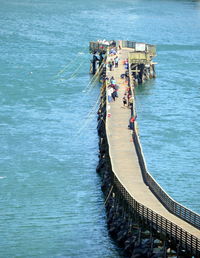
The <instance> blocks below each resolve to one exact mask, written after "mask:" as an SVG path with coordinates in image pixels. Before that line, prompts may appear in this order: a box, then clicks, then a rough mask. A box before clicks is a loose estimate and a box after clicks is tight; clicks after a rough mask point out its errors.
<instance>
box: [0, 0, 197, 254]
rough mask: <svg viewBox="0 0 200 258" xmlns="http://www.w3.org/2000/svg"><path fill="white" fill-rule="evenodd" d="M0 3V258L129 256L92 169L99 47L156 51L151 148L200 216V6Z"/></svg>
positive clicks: (147, 110)
mask: <svg viewBox="0 0 200 258" xmlns="http://www.w3.org/2000/svg"><path fill="white" fill-rule="evenodd" d="M0 2H1V8H0V25H1V26H0V45H1V55H0V102H1V104H0V189H1V197H0V214H1V216H0V257H2V258H5V257H59V258H60V257H88V256H90V257H120V254H119V252H118V249H117V247H116V246H115V245H114V244H113V242H112V240H111V239H110V238H109V236H108V233H107V228H106V222H105V213H104V205H103V198H102V193H101V190H100V179H99V177H98V176H97V175H96V172H95V168H96V165H97V162H98V139H97V133H96V120H95V113H96V112H95V110H96V105H95V104H96V100H97V98H98V94H99V88H98V86H97V87H95V88H93V89H92V90H91V91H90V92H89V94H87V93H86V92H85V89H86V88H87V85H88V83H89V81H90V75H89V74H88V71H89V62H90V61H89V60H90V55H89V54H88V42H89V41H90V40H97V39H100V38H101V39H103V38H106V39H125V40H126V39H128V40H134V41H141V42H148V43H151V44H156V45H157V50H158V56H157V58H156V61H157V62H158V65H157V68H156V70H157V76H158V77H157V79H156V80H154V81H151V82H148V83H146V84H145V85H144V86H140V87H138V89H137V112H138V122H139V129H140V135H141V141H142V146H143V151H144V154H145V158H146V161H147V165H148V168H149V170H150V172H151V173H152V174H153V176H154V177H155V178H156V179H157V180H158V182H159V183H160V184H161V185H162V186H163V187H164V189H165V190H167V192H168V193H170V195H171V196H172V197H173V198H175V199H176V200H178V201H179V202H181V203H182V204H183V205H186V206H187V207H189V208H191V209H192V210H194V211H196V212H199V211H200V207H199V185H200V179H199V172H200V169H199V160H200V152H199V150H200V141H199V138H200V120H199V110H200V97H199V93H200V86H199V85H200V73H199V71H200V62H199V56H200V34H199V31H200V2H198V1H181V0H179V1H173V0H171V1H165V0H163V1H156V0H151V1H147V0H141V1H139V0H135V1H133V0H125V1H123V2H122V1H119V0H108V1H99V0H93V1H91V0H90V1H89V0H86V1H80V0H75V1H72V0H71V1H69V0H57V1H53V0H49V1H47V0H40V1H39V0H34V1H31V0H29V1H28V0H12V1H11V0H1V1H0ZM68 64H69V66H68V67H66V66H67V65H68ZM77 66H80V67H79V69H78V70H77V69H76V68H77ZM91 110H92V112H91V113H90V111H91Z"/></svg>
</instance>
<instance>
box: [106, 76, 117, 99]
mask: <svg viewBox="0 0 200 258" xmlns="http://www.w3.org/2000/svg"><path fill="white" fill-rule="evenodd" d="M107 80H109V79H108V78H107ZM118 89H119V86H118V85H117V84H116V81H115V79H114V77H113V76H112V77H111V78H110V81H109V85H108V89H107V95H108V102H112V101H115V98H118V92H117V91H118Z"/></svg>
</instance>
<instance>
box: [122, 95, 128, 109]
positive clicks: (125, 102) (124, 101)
mask: <svg viewBox="0 0 200 258" xmlns="http://www.w3.org/2000/svg"><path fill="white" fill-rule="evenodd" d="M123 105H124V107H125V106H126V105H127V100H126V95H124V97H123Z"/></svg>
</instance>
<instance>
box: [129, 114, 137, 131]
mask: <svg viewBox="0 0 200 258" xmlns="http://www.w3.org/2000/svg"><path fill="white" fill-rule="evenodd" d="M136 118H137V115H136V116H132V117H131V118H130V119H129V126H128V127H129V129H131V130H133V129H134V122H135V120H136Z"/></svg>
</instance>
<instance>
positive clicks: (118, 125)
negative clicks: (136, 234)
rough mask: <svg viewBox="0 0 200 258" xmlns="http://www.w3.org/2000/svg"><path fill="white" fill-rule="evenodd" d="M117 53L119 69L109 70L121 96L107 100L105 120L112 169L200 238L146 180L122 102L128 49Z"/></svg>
mask: <svg viewBox="0 0 200 258" xmlns="http://www.w3.org/2000/svg"><path fill="white" fill-rule="evenodd" d="M118 56H119V59H120V61H119V66H118V68H114V69H113V71H107V77H108V78H111V76H114V78H115V80H116V83H117V84H118V85H119V86H120V87H119V91H118V93H119V97H118V98H116V101H115V102H111V103H110V104H109V103H107V109H109V113H111V116H110V117H107V119H106V132H107V139H108V144H109V153H110V159H111V164H112V170H113V172H114V173H115V175H116V177H117V178H118V179H119V181H120V182H121V184H122V185H123V186H124V187H125V188H126V189H127V191H128V192H129V194H130V195H131V196H132V197H133V198H134V199H135V200H136V201H138V202H139V203H141V204H143V205H145V206H146V207H147V208H150V209H152V210H153V211H155V212H156V213H158V214H159V215H161V216H163V217H165V218H166V219H168V220H169V221H171V222H173V223H174V224H176V225H178V226H179V227H181V228H182V229H183V230H185V231H187V232H188V233H190V234H192V235H194V236H196V237H197V238H200V230H198V229H197V228H195V227H193V226H192V225H190V224H189V223H187V222H185V221H184V220H182V219H180V218H178V217H177V216H175V215H173V214H172V213H170V212H169V211H168V210H167V209H166V208H165V207H164V206H163V205H162V204H161V203H160V201H159V200H158V199H157V198H156V197H155V195H154V194H153V193H152V192H151V191H150V189H149V188H148V186H147V185H146V184H145V183H144V181H143V177H142V173H141V169H140V166H139V162H138V158H137V154H136V150H135V147H134V144H133V140H132V135H131V131H130V130H128V123H129V118H130V115H131V112H130V109H128V108H124V107H123V103H122V98H123V95H124V92H125V88H126V84H125V82H124V79H121V78H120V75H121V74H123V73H125V70H124V66H123V61H124V60H125V58H128V49H123V48H122V50H120V52H119V53H118ZM110 58H113V57H108V61H109V59H110ZM109 106H110V107H109Z"/></svg>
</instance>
